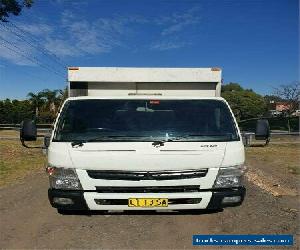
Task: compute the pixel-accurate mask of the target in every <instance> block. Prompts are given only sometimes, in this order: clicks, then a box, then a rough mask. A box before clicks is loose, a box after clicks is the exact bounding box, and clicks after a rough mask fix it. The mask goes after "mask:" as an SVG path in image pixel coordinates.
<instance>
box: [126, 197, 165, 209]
mask: <svg viewBox="0 0 300 250" xmlns="http://www.w3.org/2000/svg"><path fill="white" fill-rule="evenodd" d="M167 206H168V199H167V198H129V199H128V207H167Z"/></svg>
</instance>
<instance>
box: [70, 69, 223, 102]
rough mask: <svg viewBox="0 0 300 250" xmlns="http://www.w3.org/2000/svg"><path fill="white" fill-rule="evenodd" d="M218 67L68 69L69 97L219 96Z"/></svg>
mask: <svg viewBox="0 0 300 250" xmlns="http://www.w3.org/2000/svg"><path fill="white" fill-rule="evenodd" d="M221 73H222V72H221V69H220V68H125V67H69V68H68V80H69V96H128V95H160V96H197V97H201V96H202V97H216V96H220V94H221V81H222V75H221Z"/></svg>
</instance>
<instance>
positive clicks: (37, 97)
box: [27, 92, 45, 118]
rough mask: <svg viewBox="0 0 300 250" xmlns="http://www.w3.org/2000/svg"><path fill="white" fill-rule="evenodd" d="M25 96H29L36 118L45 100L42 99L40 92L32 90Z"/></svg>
mask: <svg viewBox="0 0 300 250" xmlns="http://www.w3.org/2000/svg"><path fill="white" fill-rule="evenodd" d="M27 96H28V97H29V101H30V103H31V105H32V107H33V108H34V112H35V117H36V118H38V116H39V111H40V109H41V107H42V106H43V104H44V103H45V101H44V100H43V95H42V93H37V94H34V93H32V92H29V93H28V95H27Z"/></svg>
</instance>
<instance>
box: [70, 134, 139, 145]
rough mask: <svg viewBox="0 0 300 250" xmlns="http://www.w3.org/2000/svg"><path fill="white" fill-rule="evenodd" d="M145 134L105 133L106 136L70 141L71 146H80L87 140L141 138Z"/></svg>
mask: <svg viewBox="0 0 300 250" xmlns="http://www.w3.org/2000/svg"><path fill="white" fill-rule="evenodd" d="M141 137H143V138H144V137H145V136H130V135H106V136H100V137H95V138H91V139H87V140H75V141H73V142H71V145H72V147H75V146H78V147H82V146H83V144H84V143H87V142H98V141H103V140H104V139H112V138H141Z"/></svg>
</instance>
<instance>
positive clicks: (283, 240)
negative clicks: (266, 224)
mask: <svg viewBox="0 0 300 250" xmlns="http://www.w3.org/2000/svg"><path fill="white" fill-rule="evenodd" d="M193 245H194V246H209V245H211V246H213V245H214V246H216V245H218V246H229V245H230V246H233V245H236V246H242V245H244V246H251V245H252V246H253V245H256V246H291V245H293V235H193Z"/></svg>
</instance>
